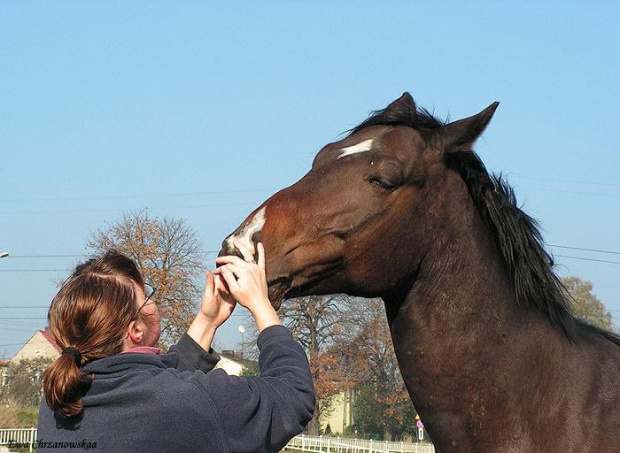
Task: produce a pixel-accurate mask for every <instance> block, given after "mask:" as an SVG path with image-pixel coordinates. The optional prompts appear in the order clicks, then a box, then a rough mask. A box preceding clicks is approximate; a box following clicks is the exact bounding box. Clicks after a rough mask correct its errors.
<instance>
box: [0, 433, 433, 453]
mask: <svg viewBox="0 0 620 453" xmlns="http://www.w3.org/2000/svg"><path fill="white" fill-rule="evenodd" d="M36 444H37V429H36V428H24V429H0V446H2V445H5V446H8V447H9V448H12V447H13V448H15V447H27V448H29V449H30V451H31V452H32V448H33V446H36ZM284 449H285V450H300V451H303V452H307V453H435V448H434V447H433V445H432V444H427V443H414V444H411V443H408V442H388V441H382V440H365V439H344V438H340V437H311V436H296V437H293V438H292V439H291V441H290V442H289V443H288V444H287V446H286V447H285V448H284Z"/></svg>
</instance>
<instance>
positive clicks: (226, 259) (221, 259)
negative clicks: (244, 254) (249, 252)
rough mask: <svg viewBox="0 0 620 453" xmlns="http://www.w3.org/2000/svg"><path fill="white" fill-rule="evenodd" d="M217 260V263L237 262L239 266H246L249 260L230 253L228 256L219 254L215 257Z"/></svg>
mask: <svg viewBox="0 0 620 453" xmlns="http://www.w3.org/2000/svg"><path fill="white" fill-rule="evenodd" d="M215 262H216V263H217V264H236V265H238V266H245V265H247V264H248V262H246V261H243V260H242V259H241V258H239V257H238V256H233V255H228V256H218V257H217V258H215Z"/></svg>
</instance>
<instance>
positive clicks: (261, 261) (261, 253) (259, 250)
mask: <svg viewBox="0 0 620 453" xmlns="http://www.w3.org/2000/svg"><path fill="white" fill-rule="evenodd" d="M256 255H257V256H258V267H260V268H261V269H262V270H263V271H264V270H265V246H264V245H263V243H262V242H259V243H258V244H256Z"/></svg>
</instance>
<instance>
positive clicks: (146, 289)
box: [138, 283, 157, 313]
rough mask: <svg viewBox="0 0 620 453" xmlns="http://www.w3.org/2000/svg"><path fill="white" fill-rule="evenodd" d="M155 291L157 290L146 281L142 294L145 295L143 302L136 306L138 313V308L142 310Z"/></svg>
mask: <svg viewBox="0 0 620 453" xmlns="http://www.w3.org/2000/svg"><path fill="white" fill-rule="evenodd" d="M156 291H157V290H156V289H155V288H153V287H152V286H151V285H149V284H148V283H145V284H144V295H145V296H146V299H144V303H143V304H142V305H140V308H138V313H140V310H142V309H143V308H144V306H145V305H146V304H148V303H149V300H150V299H151V297H153V294H155V292H156Z"/></svg>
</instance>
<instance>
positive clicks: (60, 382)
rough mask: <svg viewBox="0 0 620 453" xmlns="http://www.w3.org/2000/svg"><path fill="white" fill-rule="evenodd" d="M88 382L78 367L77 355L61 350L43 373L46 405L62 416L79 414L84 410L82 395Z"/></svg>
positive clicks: (85, 375)
mask: <svg viewBox="0 0 620 453" xmlns="http://www.w3.org/2000/svg"><path fill="white" fill-rule="evenodd" d="M66 349H69V348H66ZM66 349H65V350H66ZM90 383H91V379H89V377H88V375H87V374H86V373H84V371H82V370H81V369H80V368H79V362H78V360H77V357H74V356H73V355H72V354H71V353H66V352H64V351H63V354H62V355H61V356H60V357H58V359H56V361H55V362H54V363H52V364H51V365H50V366H49V367H48V368H47V369H46V370H45V374H44V375H43V392H44V394H45V400H46V401H47V405H48V406H49V408H50V409H52V410H53V411H54V412H56V413H57V414H58V415H61V416H63V417H73V416H76V415H81V414H82V412H83V411H84V403H83V401H82V397H83V396H84V394H85V393H86V391H87V390H88V388H89V387H90Z"/></svg>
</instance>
